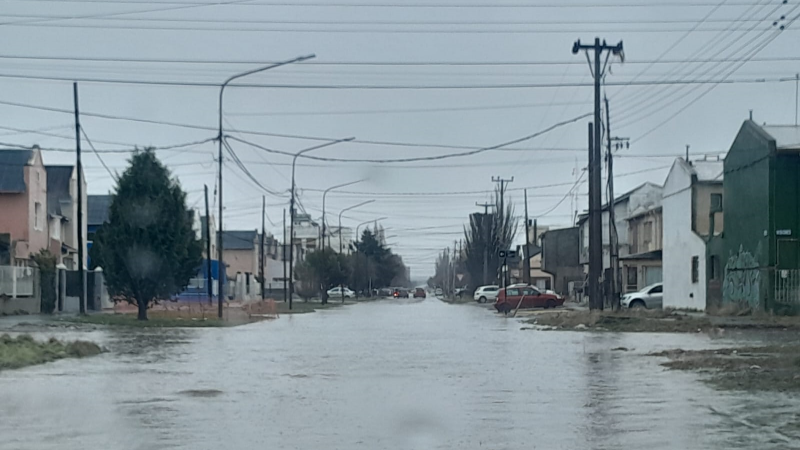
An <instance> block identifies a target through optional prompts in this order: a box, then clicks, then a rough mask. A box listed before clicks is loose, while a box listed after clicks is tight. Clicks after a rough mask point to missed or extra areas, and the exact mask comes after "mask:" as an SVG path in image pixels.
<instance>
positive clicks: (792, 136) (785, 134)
mask: <svg viewBox="0 0 800 450" xmlns="http://www.w3.org/2000/svg"><path fill="white" fill-rule="evenodd" d="M761 128H762V129H763V130H764V131H766V132H767V133H768V134H769V135H770V136H772V138H773V139H775V147H776V148H777V149H778V150H800V126H795V125H764V126H762V127H761Z"/></svg>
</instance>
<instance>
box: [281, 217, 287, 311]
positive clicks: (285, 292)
mask: <svg viewBox="0 0 800 450" xmlns="http://www.w3.org/2000/svg"><path fill="white" fill-rule="evenodd" d="M281 259H282V260H283V302H284V303H286V299H287V298H288V292H287V291H288V287H287V286H286V280H287V278H286V208H284V209H283V245H282V246H281Z"/></svg>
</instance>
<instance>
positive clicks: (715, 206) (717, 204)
mask: <svg viewBox="0 0 800 450" xmlns="http://www.w3.org/2000/svg"><path fill="white" fill-rule="evenodd" d="M719 211H722V194H711V212H719Z"/></svg>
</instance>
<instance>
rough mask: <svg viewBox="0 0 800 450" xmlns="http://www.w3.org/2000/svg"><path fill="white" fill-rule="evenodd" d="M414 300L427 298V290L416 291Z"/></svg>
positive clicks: (417, 289)
mask: <svg viewBox="0 0 800 450" xmlns="http://www.w3.org/2000/svg"><path fill="white" fill-rule="evenodd" d="M414 298H425V289H423V288H416V289H414Z"/></svg>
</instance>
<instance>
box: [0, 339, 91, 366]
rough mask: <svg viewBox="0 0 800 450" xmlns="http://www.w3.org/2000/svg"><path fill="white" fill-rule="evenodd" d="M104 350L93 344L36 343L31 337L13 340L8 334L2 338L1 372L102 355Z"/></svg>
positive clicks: (52, 341) (83, 342)
mask: <svg viewBox="0 0 800 450" xmlns="http://www.w3.org/2000/svg"><path fill="white" fill-rule="evenodd" d="M102 351H103V350H102V349H101V348H100V347H99V346H98V345H97V344H94V343H92V342H86V341H75V342H66V343H65V342H61V341H59V340H56V339H50V340H49V341H46V342H38V341H35V340H34V339H33V338H32V337H30V336H29V335H21V336H18V337H16V338H13V337H11V336H9V335H7V334H4V335H2V336H0V370H5V369H18V368H20V367H26V366H32V365H34V364H44V363H46V362H50V361H56V360H59V359H63V358H84V357H87V356H94V355H97V354H99V353H102Z"/></svg>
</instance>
